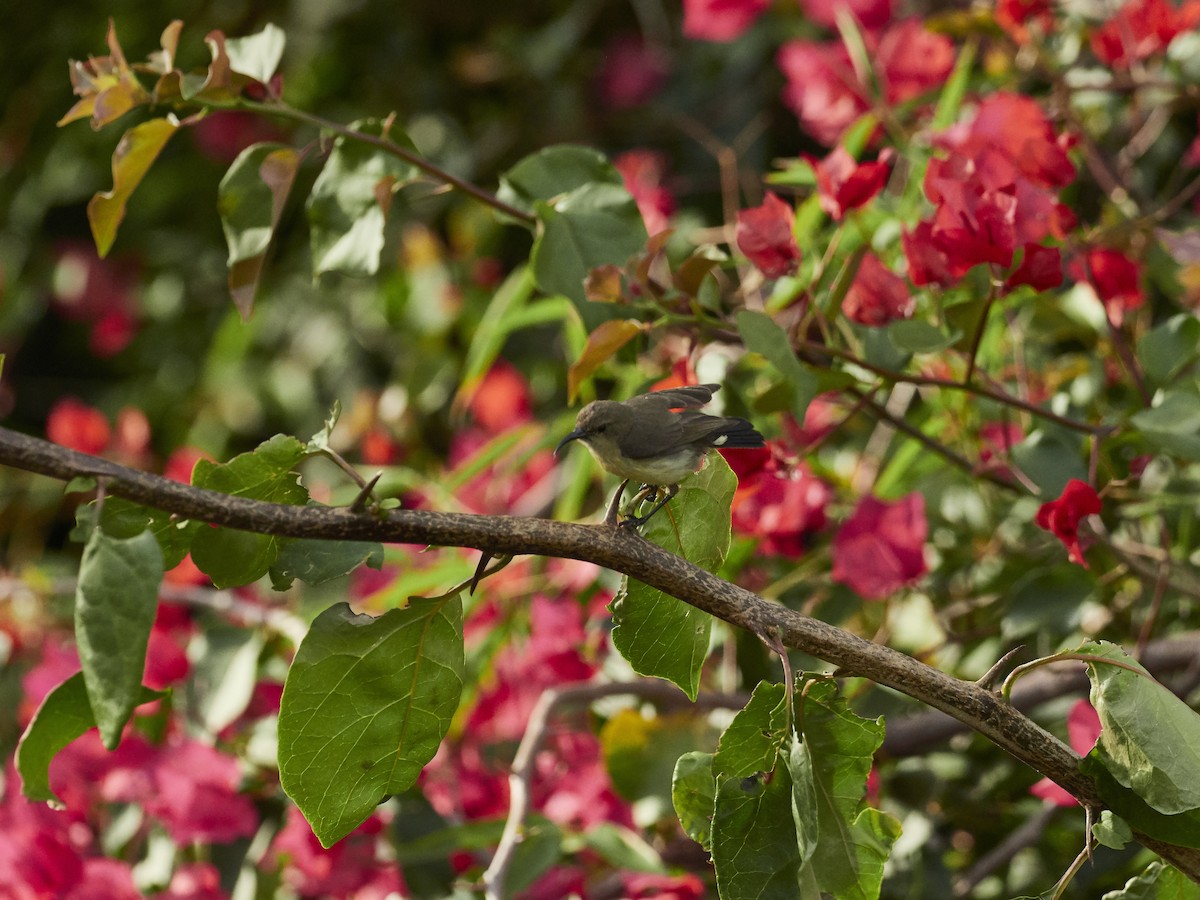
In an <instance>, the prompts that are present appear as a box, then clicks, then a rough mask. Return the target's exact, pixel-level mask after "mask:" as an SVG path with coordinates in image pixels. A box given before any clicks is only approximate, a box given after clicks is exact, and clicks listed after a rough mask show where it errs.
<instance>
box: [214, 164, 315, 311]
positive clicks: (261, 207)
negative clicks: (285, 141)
mask: <svg viewBox="0 0 1200 900" xmlns="http://www.w3.org/2000/svg"><path fill="white" fill-rule="evenodd" d="M299 168H300V154H299V153H298V152H296V151H295V150H294V149H292V148H291V147H287V146H284V145H282V144H255V145H253V146H252V147H247V148H246V149H245V150H243V151H242V152H241V154H239V155H238V158H237V159H235V160H234V161H233V165H231V166H230V167H229V170H228V171H227V172H226V173H225V177H224V178H222V179H221V184H220V187H219V188H218V189H217V211H218V212H219V213H220V215H221V227H222V228H223V229H224V231H225V242H226V244H227V245H228V246H229V291H230V293H231V294H232V295H233V302H234V304H235V305H236V306H237V308H238V311H239V312H241V314H242V318H248V317H249V315H250V312H251V309H252V307H253V305H254V295H255V292H256V291H257V290H258V280H259V276H260V275H261V274H262V269H263V264H264V262H265V261H266V258H267V248H268V247H269V246H270V243H271V238H272V236H273V235H274V233H275V228H276V226H277V225H278V224H279V217H280V216H281V215H283V207H284V204H285V203H286V202H287V197H288V193H289V192H290V191H291V189H292V183H293V182H294V181H295V179H296V172H297V171H298V170H299Z"/></svg>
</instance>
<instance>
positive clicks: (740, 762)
mask: <svg viewBox="0 0 1200 900" xmlns="http://www.w3.org/2000/svg"><path fill="white" fill-rule="evenodd" d="M784 697H785V692H784V687H783V685H782V684H769V683H767V682H765V681H763V682H759V684H758V686H757V687H755V688H754V693H753V694H751V695H750V700H749V702H748V703H747V704H746V706H745V707H744V708H743V709H742V710H741V711H740V712H738V714H737V715H736V716H734V717H733V721H732V722H730V723H729V727H728V728H726V729H725V733H724V734H722V735H721V741H720V743H719V744H718V745H717V752H716V753H715V754H714V755H713V775H714V776H716V778H717V779H718V780H719V781H720V780H724V779H727V778H735V779H736V778H748V777H749V776H751V775H754V774H756V773H758V772H770V771H772V770H773V769H774V768H775V764H776V761H777V759H778V756H779V750H780V748H781V747H783V745H784V743H785V742H786V740H787V705H786V704H785V702H784Z"/></svg>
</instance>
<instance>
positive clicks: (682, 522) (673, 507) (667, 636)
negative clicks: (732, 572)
mask: <svg viewBox="0 0 1200 900" xmlns="http://www.w3.org/2000/svg"><path fill="white" fill-rule="evenodd" d="M736 488H737V477H736V476H735V475H734V474H733V472H732V471H731V470H730V468H729V465H728V464H727V463H726V462H725V460H724V459H722V458H721V456H720V455H719V454H716V453H713V454H710V460H709V463H708V465H707V466H706V467H705V468H704V470H703V471H701V472H700V473H698V474H697V475H694V476H691V477H689V478H688V479H686V480H685V481H684V482H683V486H682V487H681V488H680V491H679V494H678V495H677V496H676V497H675V499H674V500H672V501H671V502H670V503H669V504H668V505H667V507H666V508H665V509H663V510H660V511H659V512H658V513H656V514H655V516H654V518H652V519H651V520H650V521H649V522H648V523H647V524H646V525H644V526H642V536H643V537H645V538H646V539H647V540H649V541H651V542H653V543H656V544H658V545H659V546H661V547H665V548H666V549H668V550H670V551H672V552H673V553H678V554H679V555H681V556H682V557H684V558H685V559H687V560H688V561H689V562H692V563H694V564H695V565H697V566H700V567H701V568H704V569H707V570H708V571H710V572H715V571H716V570H717V568H719V567H720V565H721V562H722V561H723V560H724V559H725V554H726V552H727V551H728V550H729V536H730V514H729V509H730V505H731V503H732V502H733V492H734V490H735V489H736ZM711 633H712V616H710V615H709V614H708V613H706V612H703V611H702V610H698V609H696V608H695V607H694V606H690V605H689V604H687V603H684V602H683V601H681V600H677V599H675V598H674V597H672V596H670V595H669V594H665V593H663V592H662V591H660V590H657V589H656V588H652V587H649V586H647V585H645V584H642V583H641V582H640V581H635V580H633V579H629V578H626V579H625V580H624V587H623V590H622V591H621V592H620V594H619V595H618V596H617V598H616V599H615V600H614V601H613V633H612V640H613V646H614V647H616V648H617V651H618V652H619V653H620V654H621V655H622V656H623V657H625V659H626V660H627V661H628V662H629V664H630V665H631V666H632V667H633V669H634V671H635V672H637V673H639V674H641V675H653V676H655V677H658V678H665V679H667V680H668V681H672V682H674V683H675V684H677V685H679V687H680V688H682V689H683V691H684V692H685V693H686V694H687V695H688V697H690V698H691V699H692V700H695V699H696V693H697V692H698V691H699V689H700V669H701V667H702V666H703V664H704V660H705V658H706V657H707V656H708V644H709V637H710V635H711Z"/></svg>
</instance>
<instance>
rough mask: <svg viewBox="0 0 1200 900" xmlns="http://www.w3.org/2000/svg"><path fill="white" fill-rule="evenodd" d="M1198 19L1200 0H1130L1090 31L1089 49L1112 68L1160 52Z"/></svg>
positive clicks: (1125, 65) (1127, 64) (1199, 17)
mask: <svg viewBox="0 0 1200 900" xmlns="http://www.w3.org/2000/svg"><path fill="white" fill-rule="evenodd" d="M1198 23H1200V3H1195V2H1188V3H1184V4H1182V5H1181V6H1178V7H1176V6H1173V5H1172V4H1171V3H1169V2H1168V0H1130V2H1128V3H1126V4H1125V5H1124V6H1122V7H1121V8H1120V10H1118V11H1117V14H1116V15H1115V16H1113V17H1112V18H1111V19H1109V20H1108V21H1107V22H1105V23H1104V24H1103V25H1102V26H1100V27H1099V28H1098V29H1096V30H1095V31H1094V32H1092V39H1091V44H1092V52H1093V53H1095V54H1096V56H1098V57H1099V58H1100V60H1101V61H1102V62H1104V63H1107V64H1108V65H1110V66H1112V67H1113V68H1115V69H1128V68H1129V67H1130V65H1131V64H1132V63H1134V62H1137V61H1141V60H1144V59H1148V58H1149V57H1151V56H1154V55H1155V54H1158V53H1162V52H1163V51H1164V50H1166V49H1167V45H1168V44H1170V43H1171V41H1172V40H1174V38H1175V36H1176V35H1177V34H1180V33H1181V32H1184V31H1190V30H1191V29H1192V28H1195V27H1196V25H1197V24H1198Z"/></svg>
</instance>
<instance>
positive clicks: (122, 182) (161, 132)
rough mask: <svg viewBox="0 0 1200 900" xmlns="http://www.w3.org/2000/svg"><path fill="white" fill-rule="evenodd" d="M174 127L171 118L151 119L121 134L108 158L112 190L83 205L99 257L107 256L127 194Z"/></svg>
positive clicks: (114, 237) (152, 160)
mask: <svg viewBox="0 0 1200 900" xmlns="http://www.w3.org/2000/svg"><path fill="white" fill-rule="evenodd" d="M178 128H179V123H178V122H177V121H176V120H175V119H173V118H171V119H151V120H150V121H149V122H143V123H142V124H141V125H135V126H134V127H133V128H130V129H129V130H128V131H127V132H125V134H124V135H123V136H122V137H121V142H120V143H119V144H117V149H116V150H115V151H114V152H113V158H112V172H113V189H112V190H111V191H100V192H98V193H96V194H95V195H94V196H93V197H92V199H91V200H90V201H88V206H87V215H88V223H89V224H90V225H91V226H92V239H93V240H94V241H95V242H96V251H97V252H98V253H99V254H100V255H101V256H107V255H108V251H109V250H110V249H111V248H112V245H113V241H114V240H116V237H117V228H118V227H119V226H120V224H121V220H122V219H124V218H125V204H126V203H127V202H128V201H129V197H130V196H131V195H132V194H133V192H134V190H136V189H137V186H138V185H139V184H141V183H142V179H143V178H144V177H145V176H146V173H147V172H148V171H150V167H151V166H152V165H153V164H154V160H156V159H157V158H158V154H159V153H161V152H162V148H163V147H165V146H166V144H167V141H169V140H170V139H171V135H173V134H174V133H175V132H176V131H177V130H178Z"/></svg>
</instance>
